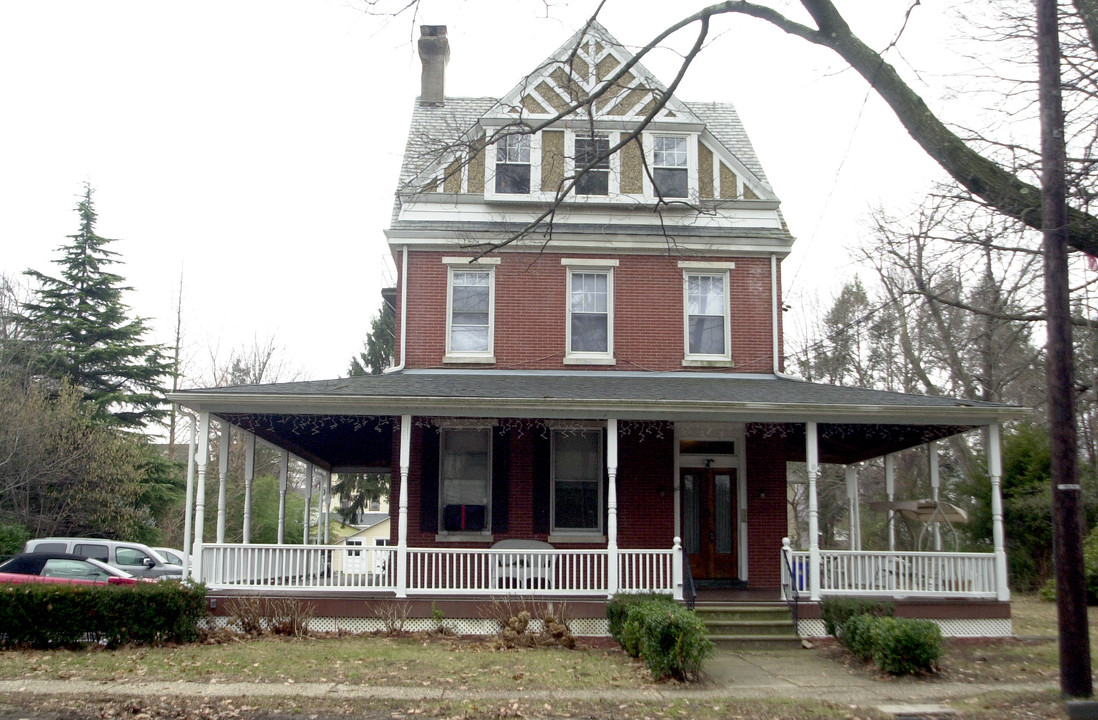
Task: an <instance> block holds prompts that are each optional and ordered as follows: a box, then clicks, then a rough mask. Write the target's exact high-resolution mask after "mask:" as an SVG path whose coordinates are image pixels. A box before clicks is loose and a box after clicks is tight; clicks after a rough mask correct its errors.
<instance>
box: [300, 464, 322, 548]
mask: <svg viewBox="0 0 1098 720" xmlns="http://www.w3.org/2000/svg"><path fill="white" fill-rule="evenodd" d="M317 517H318V518H319V517H320V515H319V514H318V515H317ZM312 519H313V464H312V463H305V529H304V532H302V539H301V542H302V543H303V544H305V545H308V544H309V526H310V524H311V521H312ZM317 529H318V530H319V529H320V521H319V519H318V520H317ZM318 535H319V533H318ZM318 542H319V538H318Z"/></svg>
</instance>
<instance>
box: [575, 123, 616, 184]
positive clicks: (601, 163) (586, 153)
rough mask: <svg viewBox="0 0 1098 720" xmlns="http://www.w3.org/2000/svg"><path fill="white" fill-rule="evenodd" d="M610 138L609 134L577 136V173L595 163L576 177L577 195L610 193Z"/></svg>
mask: <svg viewBox="0 0 1098 720" xmlns="http://www.w3.org/2000/svg"><path fill="white" fill-rule="evenodd" d="M609 152H610V138H609V136H607V135H600V134H596V135H586V136H584V135H577V136H576V153H575V158H576V168H575V171H576V173H577V174H578V173H580V172H581V171H582V170H583V169H584V168H585V167H587V166H588V165H590V164H591V163H594V165H592V167H591V168H590V169H588V170H587V172H586V173H584V174H583V175H580V176H579V177H577V178H576V194H577V195H609V194H610V157H609V154H608V153H609Z"/></svg>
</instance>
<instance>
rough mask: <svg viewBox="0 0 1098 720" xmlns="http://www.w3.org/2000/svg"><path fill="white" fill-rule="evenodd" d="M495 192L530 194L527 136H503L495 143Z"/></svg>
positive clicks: (528, 143) (528, 137) (528, 139)
mask: <svg viewBox="0 0 1098 720" xmlns="http://www.w3.org/2000/svg"><path fill="white" fill-rule="evenodd" d="M496 192H498V193H509V194H513V195H529V194H530V136H529V135H504V136H503V137H502V138H500V140H499V142H498V143H496Z"/></svg>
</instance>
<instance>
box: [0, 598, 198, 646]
mask: <svg viewBox="0 0 1098 720" xmlns="http://www.w3.org/2000/svg"><path fill="white" fill-rule="evenodd" d="M205 614H206V588H205V586H202V585H192V584H189V583H178V582H159V583H140V584H138V585H133V586H125V585H95V586H77V585H53V584H50V585H44V584H38V583H26V584H22V585H2V586H0V628H3V629H4V635H3V639H2V642H3V644H5V645H8V646H23V645H30V646H32V647H39V648H48V647H68V646H72V645H76V644H78V643H80V642H81V641H83V640H92V641H102V642H104V643H105V644H107V645H109V646H112V647H113V646H117V645H121V644H124V643H133V644H151V643H158V642H190V641H193V640H196V639H197V638H198V622H199V621H200V620H201V619H202V618H203V617H205Z"/></svg>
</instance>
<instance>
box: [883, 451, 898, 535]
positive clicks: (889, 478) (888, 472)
mask: <svg viewBox="0 0 1098 720" xmlns="http://www.w3.org/2000/svg"><path fill="white" fill-rule="evenodd" d="M885 497H886V499H887V500H888V501H889V502H892V501H893V500H894V499H895V498H896V456H895V454H893V453H889V454H888V455H885ZM895 521H896V511H895V510H889V511H888V551H889V552H895V551H896V526H895V524H894V523H895Z"/></svg>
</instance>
